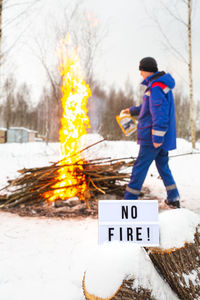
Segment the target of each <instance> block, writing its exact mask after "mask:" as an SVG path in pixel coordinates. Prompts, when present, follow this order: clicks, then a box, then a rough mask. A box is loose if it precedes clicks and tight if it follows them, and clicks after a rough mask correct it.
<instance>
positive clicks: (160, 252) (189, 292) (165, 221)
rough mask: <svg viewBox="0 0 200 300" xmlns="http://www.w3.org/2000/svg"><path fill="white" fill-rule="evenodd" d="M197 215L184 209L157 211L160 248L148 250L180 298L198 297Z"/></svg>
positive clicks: (199, 253) (199, 247)
mask: <svg viewBox="0 0 200 300" xmlns="http://www.w3.org/2000/svg"><path fill="white" fill-rule="evenodd" d="M198 223H199V217H198V216H197V215H196V214H194V213H193V212H191V211H189V210H185V209H181V210H172V211H168V212H165V213H164V214H160V238H161V245H160V247H159V248H149V250H148V254H149V257H150V258H151V260H152V262H153V264H154V266H155V267H156V268H157V270H158V271H159V273H160V274H161V275H162V276H163V278H164V279H165V280H166V281H167V282H168V284H169V285H170V286H171V288H172V290H173V291H174V292H175V293H176V294H177V295H178V296H179V298H180V299H184V300H194V299H200V226H199V225H198Z"/></svg>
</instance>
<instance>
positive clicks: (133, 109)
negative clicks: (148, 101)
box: [121, 105, 142, 116]
mask: <svg viewBox="0 0 200 300" xmlns="http://www.w3.org/2000/svg"><path fill="white" fill-rule="evenodd" d="M141 106H142V105H139V106H131V107H130V108H125V109H123V110H122V111H121V113H123V114H129V115H131V116H138V115H139V114H140V110H141Z"/></svg>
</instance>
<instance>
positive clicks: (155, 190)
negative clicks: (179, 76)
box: [0, 135, 200, 300]
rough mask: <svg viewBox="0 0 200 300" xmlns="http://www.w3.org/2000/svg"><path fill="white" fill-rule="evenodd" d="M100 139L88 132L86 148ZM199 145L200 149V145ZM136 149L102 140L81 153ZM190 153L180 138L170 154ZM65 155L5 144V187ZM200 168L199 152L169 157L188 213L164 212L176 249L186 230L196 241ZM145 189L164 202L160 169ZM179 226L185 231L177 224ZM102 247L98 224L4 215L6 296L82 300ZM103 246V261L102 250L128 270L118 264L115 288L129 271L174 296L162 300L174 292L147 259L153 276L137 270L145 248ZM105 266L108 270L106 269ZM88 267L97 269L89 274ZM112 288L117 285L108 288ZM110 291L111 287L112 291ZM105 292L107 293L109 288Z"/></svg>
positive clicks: (0, 160)
mask: <svg viewBox="0 0 200 300" xmlns="http://www.w3.org/2000/svg"><path fill="white" fill-rule="evenodd" d="M100 139H101V137H100V136H98V135H90V136H89V137H87V141H86V143H87V144H88V145H89V144H91V143H94V142H95V141H98V140H100ZM197 147H198V149H199V144H198V145H197ZM138 149H139V147H138V145H137V144H136V143H135V142H131V141H104V142H102V143H100V144H98V145H96V146H94V147H93V148H92V149H89V150H88V151H87V152H86V151H85V152H83V154H85V155H86V156H87V157H88V158H89V159H93V158H99V157H101V158H102V157H111V158H121V157H130V156H132V157H136V156H137V153H138ZM191 151H192V150H191V144H190V143H188V142H187V141H185V140H181V139H179V140H178V148H177V150H176V151H172V152H171V153H170V155H171V156H172V155H177V154H182V153H189V152H191ZM60 158H61V157H60V149H59V144H58V143H50V144H49V145H46V144H45V143H26V144H0V165H1V168H0V188H2V187H4V186H5V185H6V183H7V180H8V179H13V178H15V177H16V176H18V173H17V170H19V169H23V168H25V167H26V168H29V167H39V166H45V165H48V164H49V163H51V162H54V161H58V160H59V159H60ZM199 166H200V155H199V154H190V155H185V156H177V157H171V159H170V167H171V170H172V173H173V174H174V177H175V180H176V182H177V185H178V188H179V190H180V194H181V206H182V207H184V208H187V209H185V210H184V208H183V209H181V210H173V212H174V215H173V216H171V217H170V222H167V219H168V217H169V216H167V213H168V211H166V212H162V213H161V214H160V220H161V223H162V224H163V225H162V227H163V228H164V229H163V230H165V233H164V235H165V238H163V239H162V240H161V244H162V246H167V247H171V246H172V245H171V244H170V240H171V239H172V237H173V239H175V242H176V246H177V247H179V245H181V244H182V243H183V238H181V236H182V234H183V233H184V239H185V238H186V240H187V241H188V242H189V241H192V232H193V230H194V226H195V224H197V219H196V215H195V217H194V219H193V216H194V215H193V212H192V211H194V212H196V213H198V214H199V213H200V196H199V173H200V170H199ZM144 186H146V187H148V188H149V189H150V192H151V196H152V198H151V199H152V200H153V199H154V196H158V197H159V198H160V199H163V200H164V199H165V197H166V195H165V189H164V186H163V183H162V181H161V180H160V179H159V177H158V173H157V170H156V168H155V165H152V166H151V167H150V170H149V173H148V175H147V178H146V180H145V183H144ZM188 209H189V210H190V211H188ZM176 211H180V214H182V217H180V218H178V217H177V216H176V215H175V214H176ZM188 213H189V214H188ZM183 219H184V221H183ZM191 219H193V220H191ZM189 221H192V222H190V224H191V227H190V228H188V227H187V224H188V222H189ZM173 222H174V223H173ZM173 224H174V226H173ZM175 224H176V225H175ZM177 224H179V225H181V226H178V227H177ZM177 236H178V237H179V236H180V239H179V238H178V239H177ZM176 239H177V240H176ZM97 243H98V221H97V220H96V219H92V218H86V219H80V220H77V219H76V220H71V219H69V220H60V219H45V218H37V217H34V218H28V217H19V216H16V215H12V214H9V213H5V212H2V211H1V212H0V299H1V300H12V299H15V300H18V299H20V300H26V299H29V300H32V299H43V300H51V299H52V300H54V299H59V300H65V299H67V300H84V299H85V298H84V295H83V292H82V278H83V275H84V272H85V271H86V270H87V272H86V274H87V276H86V280H87V283H88V284H89V280H90V279H89V276H91V277H92V275H91V274H92V270H93V269H92V268H94V269H95V268H96V269H97V265H96V264H98V266H99V265H100V260H98V259H96V260H95V263H92V262H91V260H92V259H93V257H95V255H94V256H92V254H91V253H92V252H93V253H94V254H95V251H97V252H98V253H99V252H101V250H100V249H104V248H100V247H98V245H97ZM173 246H174V245H173ZM104 247H105V250H103V251H102V255H103V258H105V252H104V251H108V253H110V255H111V258H112V259H113V260H111V262H113V261H114V260H117V257H120V259H118V261H122V262H123V260H124V269H121V265H120V266H117V264H115V263H112V267H114V270H116V268H120V270H121V273H120V275H119V276H120V277H115V283H113V286H112V291H113V290H114V288H115V287H117V286H119V284H120V280H121V278H122V277H123V276H124V275H125V276H128V275H130V274H128V273H129V271H130V270H131V274H132V275H137V276H138V277H137V280H138V284H140V285H141V286H144V287H146V286H148V284H150V285H151V286H153V282H152V280H151V279H152V278H155V279H154V281H155V286H153V290H154V293H155V294H156V295H157V298H158V299H165V300H167V299H168V298H167V296H166V297H165V296H163V297H164V298H161V297H162V296H161V294H159V293H161V292H159V291H161V290H162V289H163V290H165V291H166V293H168V292H167V286H164V283H163V282H160V279H159V278H158V277H157V275H156V274H157V273H156V274H155V272H154V271H152V266H151V263H150V261H149V260H148V258H146V260H145V264H146V265H145V266H146V267H145V268H146V272H147V273H146V276H145V278H144V276H143V273H140V271H141V270H140V269H141V268H138V265H140V264H141V260H142V255H143V256H144V253H143V254H142V249H140V248H138V247H137V246H136V245H126V246H125V245H124V246H123V245H121V246H120V245H117V246H116V247H115V248H114V249H113V247H114V245H113V246H112V245H110V247H111V248H109V247H108V246H106V245H105V246H104ZM134 251H135V252H134ZM115 252H116V253H115ZM136 252H138V254H139V256H135V259H134V255H132V256H131V257H132V260H133V261H130V259H129V260H128V257H129V258H130V255H131V253H136ZM103 253H104V254H103ZM122 253H126V255H122ZM99 255H100V254H99ZM128 261H129V263H130V265H129V264H128ZM106 264H107V263H106ZM104 267H106V266H105V265H104ZM89 270H91V273H90V271H89ZM150 270H151V271H150ZM153 270H154V269H153ZM108 274H109V273H108ZM150 274H151V276H150ZM191 276H192V274H191ZM91 280H92V279H91ZM89 286H90V289H91V291H93V290H92V288H95V286H93V285H92V284H89ZM92 286H93V287H92ZM105 287H107V285H105ZM96 288H97V287H96ZM109 288H111V287H110V285H109ZM112 291H111V290H107V292H108V293H109V294H111V293H112ZM156 291H157V292H156ZM99 292H100V293H102V292H103V291H99ZM164 295H165V294H164ZM169 295H170V294H169ZM169 299H173V298H172V297H171V298H169Z"/></svg>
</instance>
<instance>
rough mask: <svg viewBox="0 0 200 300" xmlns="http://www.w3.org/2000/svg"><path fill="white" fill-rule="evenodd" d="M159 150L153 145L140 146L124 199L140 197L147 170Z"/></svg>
mask: <svg viewBox="0 0 200 300" xmlns="http://www.w3.org/2000/svg"><path fill="white" fill-rule="evenodd" d="M158 152H159V150H158V149H156V148H154V147H153V145H152V146H140V151H139V154H138V157H137V159H136V161H135V163H134V165H133V169H132V174H131V178H130V182H129V184H128V185H127V187H126V191H125V194H124V199H126V200H128V199H138V196H139V194H140V190H141V188H142V185H143V182H144V180H145V177H146V175H147V171H148V169H149V167H150V165H151V163H152V161H153V160H154V159H155V157H156V155H157V154H158Z"/></svg>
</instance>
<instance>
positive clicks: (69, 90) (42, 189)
mask: <svg viewBox="0 0 200 300" xmlns="http://www.w3.org/2000/svg"><path fill="white" fill-rule="evenodd" d="M58 56H59V62H60V64H59V71H60V74H61V77H62V86H61V92H62V98H61V102H62V108H63V114H62V118H61V128H60V131H59V139H60V146H61V154H62V159H61V160H60V161H58V162H56V163H53V164H51V165H50V166H47V167H43V168H31V169H23V170H19V173H20V174H21V176H20V177H19V178H17V179H14V180H11V181H10V182H9V184H8V186H7V187H5V188H4V192H5V190H6V191H7V192H6V194H5V193H4V194H3V195H2V196H0V208H8V207H15V206H17V205H21V204H23V205H31V204H35V203H41V202H48V203H55V202H56V201H63V200H64V201H65V200H66V199H70V198H73V197H78V199H79V200H80V201H83V202H84V201H85V202H86V203H87V206H90V204H89V203H90V201H91V200H94V199H96V195H97V194H101V195H104V194H106V193H108V194H118V195H120V196H122V195H123V192H124V188H125V184H126V183H127V179H128V178H129V176H130V174H127V172H126V171H125V172H123V170H122V167H124V168H127V167H128V166H130V165H132V164H133V161H134V158H127V159H111V158H98V159H93V160H86V159H85V158H84V153H85V152H86V151H87V150H88V149H89V148H91V147H95V145H96V144H98V143H101V142H103V140H100V141H98V142H97V143H95V144H93V145H89V146H87V147H86V146H85V145H84V144H83V142H82V141H83V139H82V137H83V136H84V135H85V134H87V130H88V128H90V121H89V118H88V115H87V112H88V110H87V101H88V98H89V97H90V96H91V90H90V87H89V85H88V84H87V83H86V82H85V80H84V76H83V72H82V70H81V62H80V58H79V56H78V49H77V48H75V47H73V45H72V41H71V38H70V36H69V35H67V37H66V39H63V40H62V41H61V42H60V45H59V47H58Z"/></svg>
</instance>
